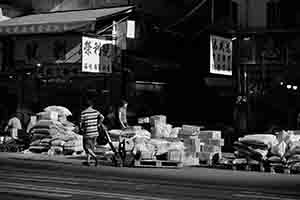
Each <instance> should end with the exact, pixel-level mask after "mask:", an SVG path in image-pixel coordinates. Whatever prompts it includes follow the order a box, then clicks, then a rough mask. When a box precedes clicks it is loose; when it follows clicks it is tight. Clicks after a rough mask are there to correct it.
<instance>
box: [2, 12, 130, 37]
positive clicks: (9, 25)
mask: <svg viewBox="0 0 300 200" xmlns="http://www.w3.org/2000/svg"><path fill="white" fill-rule="evenodd" d="M132 8H133V7H132V6H126V7H115V8H104V9H93V10H78V11H65V12H55V13H43V14H33V15H26V16H22V17H16V18H13V19H9V20H5V21H1V22H0V35H17V34H36V33H58V32H66V31H72V30H76V29H80V28H84V27H85V28H88V29H90V30H93V27H94V24H95V22H96V21H98V20H101V19H104V18H107V17H112V16H114V15H117V14H121V13H126V12H131V10H132Z"/></svg>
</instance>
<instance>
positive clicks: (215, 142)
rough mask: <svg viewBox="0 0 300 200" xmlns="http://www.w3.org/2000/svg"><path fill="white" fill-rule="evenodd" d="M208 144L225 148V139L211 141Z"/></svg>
mask: <svg viewBox="0 0 300 200" xmlns="http://www.w3.org/2000/svg"><path fill="white" fill-rule="evenodd" d="M201 142H202V140H201ZM208 144H210V145H216V146H224V139H209V140H208Z"/></svg>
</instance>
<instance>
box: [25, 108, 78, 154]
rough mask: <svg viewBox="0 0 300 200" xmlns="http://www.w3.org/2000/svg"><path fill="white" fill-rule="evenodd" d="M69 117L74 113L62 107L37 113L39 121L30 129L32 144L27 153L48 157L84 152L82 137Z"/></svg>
mask: <svg viewBox="0 0 300 200" xmlns="http://www.w3.org/2000/svg"><path fill="white" fill-rule="evenodd" d="M69 115H72V113H71V112H70V111H69V110H68V109H66V108H65V107H61V106H49V107H47V108H45V109H44V111H43V112H40V113H37V120H36V122H35V123H34V124H33V125H32V127H31V129H30V133H31V135H32V142H31V143H30V147H29V149H27V150H26V152H28V151H29V152H34V153H47V154H48V155H54V154H73V153H80V152H83V144H82V136H81V135H79V134H77V133H76V127H75V125H74V124H73V123H71V122H70V121H68V120H67V116H69Z"/></svg>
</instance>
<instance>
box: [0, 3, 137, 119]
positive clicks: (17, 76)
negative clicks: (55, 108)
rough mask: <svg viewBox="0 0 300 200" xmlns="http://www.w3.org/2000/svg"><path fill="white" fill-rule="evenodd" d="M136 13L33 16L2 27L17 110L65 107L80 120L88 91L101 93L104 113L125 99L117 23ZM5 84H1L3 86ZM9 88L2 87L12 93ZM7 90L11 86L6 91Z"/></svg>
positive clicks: (4, 71)
mask: <svg viewBox="0 0 300 200" xmlns="http://www.w3.org/2000/svg"><path fill="white" fill-rule="evenodd" d="M132 9H133V7H129V6H128V7H115V8H106V9H93V10H80V11H66V12H55V13H45V14H34V15H27V16H23V17H17V18H13V19H11V20H7V21H3V22H1V23H0V35H1V38H2V41H3V42H6V43H8V42H7V40H8V41H9V45H6V46H5V47H4V48H2V49H4V50H3V51H1V53H2V56H1V58H3V59H2V60H3V62H1V65H2V66H1V69H2V71H1V73H2V75H3V76H7V78H8V79H10V80H12V81H10V82H14V83H15V85H16V86H15V87H14V88H13V89H11V91H12V93H15V94H16V96H17V99H18V105H16V107H18V108H22V109H23V108H29V109H30V110H33V111H35V112H36V111H37V110H40V109H41V108H43V107H46V106H48V105H62V106H66V107H68V108H70V110H72V111H73V112H74V114H75V116H74V117H76V116H77V115H78V112H79V111H80V110H81V103H82V97H83V95H84V93H85V91H86V90H88V89H94V90H96V91H97V92H98V94H99V95H98V96H99V98H98V99H97V104H99V105H100V108H101V109H105V108H106V106H108V105H109V104H110V103H112V102H116V101H117V100H119V99H120V98H121V95H122V91H121V89H122V87H121V85H122V84H123V83H122V63H121V59H120V53H119V52H120V50H119V49H118V47H117V46H116V45H115V42H114V41H115V40H116V38H114V37H113V36H114V35H113V30H112V29H113V22H114V21H117V22H118V21H120V20H122V19H124V18H126V17H128V16H129V15H130V13H132ZM2 82H3V83H2ZM10 82H4V81H1V85H3V84H4V85H5V87H7V88H10V87H12V86H11V85H9V83H10ZM6 85H7V86H6Z"/></svg>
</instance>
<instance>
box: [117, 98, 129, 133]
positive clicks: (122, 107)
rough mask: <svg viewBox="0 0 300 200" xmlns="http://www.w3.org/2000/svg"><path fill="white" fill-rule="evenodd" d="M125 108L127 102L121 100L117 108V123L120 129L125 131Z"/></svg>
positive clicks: (126, 125) (126, 124)
mask: <svg viewBox="0 0 300 200" xmlns="http://www.w3.org/2000/svg"><path fill="white" fill-rule="evenodd" d="M127 106H128V102H127V101H125V100H122V101H121V103H120V105H119V108H118V115H117V122H118V126H119V128H120V129H125V128H127V127H128V123H127Z"/></svg>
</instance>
